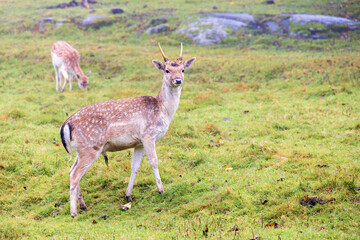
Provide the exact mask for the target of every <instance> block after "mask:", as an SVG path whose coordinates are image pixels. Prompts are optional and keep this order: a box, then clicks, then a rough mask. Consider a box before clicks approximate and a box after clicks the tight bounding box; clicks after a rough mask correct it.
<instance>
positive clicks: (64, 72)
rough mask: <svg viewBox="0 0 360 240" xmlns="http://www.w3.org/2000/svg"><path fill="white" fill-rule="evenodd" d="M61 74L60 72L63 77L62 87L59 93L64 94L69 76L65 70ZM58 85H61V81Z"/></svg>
mask: <svg viewBox="0 0 360 240" xmlns="http://www.w3.org/2000/svg"><path fill="white" fill-rule="evenodd" d="M61 72H62V75H63V76H64V85H63V86H62V87H61V92H64V90H65V85H66V81H67V80H68V79H69V75H68V73H67V72H66V71H65V70H61ZM60 85H61V80H60Z"/></svg>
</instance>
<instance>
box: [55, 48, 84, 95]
mask: <svg viewBox="0 0 360 240" xmlns="http://www.w3.org/2000/svg"><path fill="white" fill-rule="evenodd" d="M51 58H52V64H53V65H54V68H55V78H56V91H58V90H59V82H60V88H61V92H63V91H64V89H65V85H66V81H69V90H70V91H71V90H72V78H73V76H75V77H76V79H77V80H78V83H79V87H80V88H81V89H82V90H84V91H86V90H87V86H88V84H89V76H90V73H91V71H89V73H88V74H87V75H85V74H84V73H83V71H82V70H81V68H80V54H79V52H78V51H76V49H75V48H73V47H72V46H70V44H68V43H67V42H64V41H58V42H56V43H54V44H53V45H52V47H51ZM62 76H64V85H63V86H61V82H62V81H61V80H62Z"/></svg>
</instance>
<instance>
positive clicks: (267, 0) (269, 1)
mask: <svg viewBox="0 0 360 240" xmlns="http://www.w3.org/2000/svg"><path fill="white" fill-rule="evenodd" d="M265 3H266V4H275V1H274V0H266V1H265Z"/></svg>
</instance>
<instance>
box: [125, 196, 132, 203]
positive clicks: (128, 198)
mask: <svg viewBox="0 0 360 240" xmlns="http://www.w3.org/2000/svg"><path fill="white" fill-rule="evenodd" d="M125 198H126V201H128V202H132V201H133V200H132V197H131V196H125Z"/></svg>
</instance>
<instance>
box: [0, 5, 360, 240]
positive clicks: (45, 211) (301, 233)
mask: <svg viewBox="0 0 360 240" xmlns="http://www.w3.org/2000/svg"><path fill="white" fill-rule="evenodd" d="M101 2H102V3H103V4H102V5H99V6H95V9H96V11H97V12H96V14H98V15H101V14H107V13H108V11H109V9H110V7H113V6H119V7H123V8H124V9H125V11H126V12H127V14H128V13H130V14H131V16H129V17H124V18H123V19H122V20H121V21H118V22H116V23H114V24H113V25H111V26H108V27H103V28H101V29H99V30H94V29H88V30H80V29H78V28H77V27H76V26H75V25H72V24H69V25H65V27H61V28H58V29H53V28H52V27H50V26H49V27H48V28H47V29H46V31H44V32H38V31H36V29H34V28H33V27H34V25H35V24H36V22H37V21H38V20H39V19H41V17H44V16H53V17H54V18H55V19H60V18H70V17H74V16H85V15H87V12H88V10H86V9H82V8H70V9H63V10H45V9H42V8H38V7H41V6H47V5H55V4H58V3H59V1H55V0H54V1H36V2H35V3H34V2H33V1H23V2H22V4H19V2H17V1H14V2H12V1H7V2H4V3H1V4H0V9H2V10H1V11H2V17H1V18H2V19H1V20H3V21H2V22H3V23H2V25H0V31H1V37H0V38H1V39H0V40H1V48H0V66H1V71H0V86H1V87H0V95H1V97H0V127H1V130H2V131H1V133H0V146H1V149H0V219H1V222H0V237H1V238H8V239H14V238H31V239H52V238H55V239H81V238H83V239H109V238H114V239H144V238H147V239H182V238H191V239H193V238H205V237H208V238H211V239H220V238H226V239H232V238H234V239H251V238H254V236H255V235H256V236H257V237H261V238H262V239H280V238H281V239H358V237H359V233H360V231H359V229H360V226H359V222H360V221H359V220H360V219H359V215H360V210H359V209H360V203H359V200H360V197H359V194H358V193H359V192H358V190H357V189H358V187H360V176H359V173H360V167H359V166H360V165H359V161H360V159H359V147H360V141H359V140H360V121H359V119H360V105H359V102H360V90H359V85H360V84H359V77H360V76H359V67H360V66H359V62H360V56H359V39H358V36H357V35H353V36H351V37H350V38H348V39H330V40H324V41H312V40H298V39H289V38H279V37H277V36H271V35H269V36H254V35H252V34H251V32H246V31H245V32H240V33H236V34H234V35H233V36H232V37H230V38H229V39H227V40H225V41H224V42H223V43H221V44H219V45H217V46H210V47H201V46H196V45H193V44H191V42H190V40H189V39H187V38H185V37H183V36H178V35H175V34H171V33H162V34H159V35H147V34H139V32H141V28H142V27H143V25H147V24H148V23H149V21H150V18H151V16H155V15H156V14H166V12H168V11H169V10H166V11H165V10H161V9H160V8H162V7H166V8H168V9H171V11H173V12H175V13H176V14H175V15H174V16H173V17H171V16H170V17H169V24H170V26H172V27H175V26H176V24H178V23H179V19H183V18H185V17H186V16H187V15H190V16H191V14H195V13H197V12H199V9H204V8H206V9H212V7H213V5H217V7H218V8H219V11H226V10H232V11H237V12H246V11H248V10H249V9H251V10H253V12H255V13H264V12H266V11H265V10H266V9H265V7H266V6H267V5H264V4H263V1H254V2H253V3H251V2H252V1H246V3H244V4H239V3H237V2H235V4H234V5H235V6H234V5H232V4H230V3H229V2H227V1H221V2H217V3H214V4H209V3H208V1H196V2H195V1H186V2H185V3H181V2H180V1H179V2H174V3H172V4H170V3H166V2H165V3H164V2H160V1H159V2H152V3H137V4H133V3H131V2H130V3H128V5H126V6H125V5H124V3H123V2H119V4H115V3H111V2H110V1H101ZM311 2H312V1H306V2H304V3H302V4H298V3H296V4H295V3H293V1H276V3H277V4H276V5H275V9H272V10H270V12H273V13H278V12H279V11H280V10H282V9H285V10H286V9H291V10H293V11H295V10H296V9H298V11H299V12H306V11H307V10H309V11H310V10H311V12H312V13H317V12H316V9H315V10H313V8H312V7H311V4H310V3H311ZM319 2H321V4H326V3H327V1H319ZM145 4H146V5H147V7H146V8H143V5H145ZM196 4H198V6H199V7H198V8H197V9H195V8H194V6H197V5H196ZM319 4H320V3H319ZM243 5H245V7H243ZM279 6H282V7H279ZM154 9H157V10H154ZM159 9H160V10H159ZM209 11H212V10H209ZM314 11H315V12H314ZM10 16H12V17H10ZM142 17H143V18H142ZM79 19H81V17H79ZM4 20H6V21H7V22H6V23H4ZM131 22H134V23H135V25H134V26H132V27H129V28H126V27H125V26H126V25H127V24H129V23H131ZM57 40H66V41H68V42H69V43H70V44H71V45H73V46H74V47H75V48H76V49H77V50H78V51H79V52H80V53H81V59H82V60H81V66H82V69H83V70H84V72H87V71H88V70H92V75H91V77H90V86H89V91H88V92H87V93H84V92H82V91H81V90H80V89H79V88H78V86H77V84H74V86H73V87H74V90H73V91H72V92H69V91H68V88H67V89H66V90H65V92H64V93H59V92H56V91H55V79H54V76H55V75H54V70H53V67H52V65H51V58H50V47H51V44H52V43H53V42H55V41H57ZM180 41H183V42H184V58H185V59H187V58H190V57H193V56H196V57H197V60H196V62H195V63H194V65H193V66H192V68H190V69H189V70H188V71H187V72H186V73H185V83H184V86H183V92H182V98H181V101H180V106H179V109H178V111H177V113H176V115H175V117H174V119H173V121H172V123H171V125H170V129H169V131H168V133H167V135H166V136H165V137H164V138H163V139H162V140H160V141H159V142H158V144H157V153H158V157H159V162H160V164H159V169H160V174H161V177H162V180H163V184H164V187H165V193H164V194H163V195H159V194H158V193H157V192H156V184H155V181H154V178H153V173H152V171H151V167H150V166H149V164H148V162H147V160H146V158H144V160H143V164H142V166H141V168H140V172H139V173H138V176H137V178H136V182H135V186H134V192H133V196H134V203H133V206H132V208H131V209H130V210H129V211H126V212H124V211H121V210H120V208H119V205H120V204H124V203H125V200H124V195H125V190H126V187H127V183H128V181H129V178H130V172H131V169H130V168H131V153H132V150H127V151H123V152H117V153H111V154H109V168H107V167H106V165H105V163H104V160H103V159H99V160H98V161H96V162H95V164H94V165H93V166H92V167H91V168H90V170H89V171H88V172H87V174H86V175H85V176H84V178H83V179H82V181H81V183H80V185H81V188H82V193H83V195H84V198H85V202H86V203H87V205H88V207H89V210H88V211H87V212H81V211H80V212H79V217H77V218H75V219H72V218H71V217H70V214H69V208H70V206H69V180H68V171H69V169H70V167H71V164H72V163H69V162H68V155H67V154H66V151H65V150H64V149H63V147H62V146H61V141H60V136H59V127H60V126H61V124H62V123H63V121H64V120H65V119H66V118H67V115H68V114H73V113H74V112H75V111H77V110H78V109H79V108H81V107H84V106H87V105H89V104H92V103H95V102H99V101H105V100H109V99H117V98H126V97H132V96H138V95H156V94H157V93H158V91H159V90H160V87H161V79H162V75H161V73H159V71H157V70H156V69H155V68H154V67H153V66H152V64H151V60H153V59H158V60H161V54H160V53H159V50H158V48H157V46H156V43H157V42H161V44H162V46H163V49H164V51H165V53H166V54H167V55H168V56H169V57H170V58H172V59H174V58H176V57H177V56H178V53H179V42H180ZM275 43H277V44H275ZM67 87H68V86H67ZM220 139H221V140H220ZM226 165H230V166H231V167H232V168H233V170H231V171H228V170H227V168H226V167H225V166H226ZM306 196H308V197H310V198H311V197H320V198H322V199H323V202H322V203H319V204H317V205H315V206H314V207H306V206H303V205H301V204H300V202H301V201H304V199H307V198H306ZM103 215H107V216H108V217H107V218H101V216H103ZM268 223H277V224H278V225H279V227H278V228H274V227H266V224H268Z"/></svg>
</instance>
